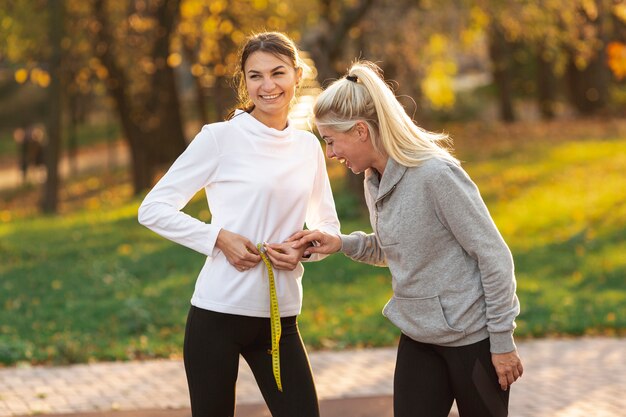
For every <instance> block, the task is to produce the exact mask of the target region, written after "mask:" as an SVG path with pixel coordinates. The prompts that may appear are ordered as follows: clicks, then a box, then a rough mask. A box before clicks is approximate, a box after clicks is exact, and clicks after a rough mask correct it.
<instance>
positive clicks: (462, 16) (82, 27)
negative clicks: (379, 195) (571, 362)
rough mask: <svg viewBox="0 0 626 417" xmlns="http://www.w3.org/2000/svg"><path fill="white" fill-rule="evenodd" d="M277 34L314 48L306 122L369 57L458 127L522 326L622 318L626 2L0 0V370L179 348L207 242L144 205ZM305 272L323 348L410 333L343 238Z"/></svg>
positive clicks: (345, 220) (617, 331) (448, 125)
mask: <svg viewBox="0 0 626 417" xmlns="http://www.w3.org/2000/svg"><path fill="white" fill-rule="evenodd" d="M262 30H279V31H283V32H285V33H287V34H289V35H290V36H291V37H293V38H294V39H295V40H296V41H297V43H298V44H299V46H300V48H301V49H302V51H303V53H304V56H305V57H306V60H307V63H308V64H309V66H310V71H309V72H308V73H307V81H306V83H305V85H304V86H303V88H302V91H301V95H300V99H299V102H298V103H297V104H296V105H295V106H294V109H293V114H292V117H293V119H294V120H295V122H296V123H297V124H299V125H300V126H302V127H303V128H307V127H308V122H307V120H308V114H309V110H310V106H311V103H312V101H313V100H314V98H315V95H316V94H317V93H318V92H319V89H320V88H321V87H323V86H325V85H326V84H327V83H328V82H329V81H332V80H333V79H336V78H338V77H340V76H342V75H343V73H344V71H345V70H346V69H347V67H348V66H349V64H350V63H351V62H352V61H353V60H355V59H356V58H363V59H368V60H372V61H375V62H377V63H378V64H379V65H380V66H381V67H382V68H383V69H384V71H385V77H386V78H387V79H388V80H392V86H393V88H394V90H395V91H396V94H397V95H398V96H399V97H400V100H401V101H402V103H403V104H404V105H405V107H406V109H407V111H408V113H409V114H410V115H412V116H413V118H414V119H415V120H416V122H417V123H418V124H419V125H421V126H422V127H425V128H427V129H431V130H435V131H445V132H448V133H450V135H451V136H452V138H453V140H454V148H455V153H456V155H457V156H458V157H459V158H460V159H461V160H462V161H463V162H464V167H465V169H466V170H467V171H468V172H469V173H470V175H471V176H472V178H473V179H474V180H475V181H476V183H477V184H478V186H479V188H480V189H481V192H482V194H483V197H484V199H485V201H486V203H487V205H488V207H489V209H490V211H491V213H492V215H493V217H494V219H495V221H496V224H497V225H498V227H499V229H500V231H501V232H502V234H503V235H504V238H505V240H506V241H507V243H508V244H509V245H510V247H511V249H512V251H513V254H514V257H515V262H516V268H517V279H518V295H519V297H520V301H521V305H522V313H521V315H520V317H519V320H518V329H517V333H516V334H517V335H518V337H519V338H521V339H523V338H535V337H546V336H555V335H559V336H560V335H583V334H585V335H599V334H602V335H617V336H619V335H621V336H623V335H625V334H626V240H625V237H626V2H624V1H619V0H541V1H526V0H509V1H501V0H476V1H470V0H438V1H433V0H247V1H244V0H205V1H200V0H169V1H168V0H116V1H112V0H110V1H107V0H90V1H83V0H75V1H74V0H65V1H62V0H20V1H17V0H15V1H12V0H0V366H2V365H4V366H11V365H15V364H21V363H30V364H67V363H81V362H90V361H102V360H129V359H138V358H154V357H180V355H181V351H182V336H183V331H184V322H185V316H186V313H187V309H188V306H189V298H190V296H191V293H192V291H193V285H194V282H195V278H196V274H197V272H198V271H199V269H200V267H201V265H202V263H203V259H202V256H201V255H199V254H197V253H193V252H192V251H190V250H188V249H186V248H183V247H180V246H177V245H175V244H173V243H171V242H168V241H166V240H164V239H162V238H160V237H158V236H156V235H155V234H153V233H151V232H149V231H148V230H146V229H144V228H142V227H140V226H139V225H138V224H137V222H136V210H137V207H138V205H139V202H140V201H141V198H142V196H143V195H145V193H146V192H147V190H148V189H149V188H150V187H151V185H152V184H154V183H155V181H156V180H157V179H158V178H159V176H160V175H161V174H162V173H163V172H164V169H166V168H167V167H168V166H169V164H171V162H172V161H173V160H174V159H175V158H176V157H177V156H178V155H179V154H180V153H181V152H182V151H183V150H184V149H185V147H186V145H187V143H189V141H190V140H191V139H192V138H193V137H194V135H195V133H196V132H197V131H198V130H199V128H200V127H201V126H202V125H203V124H205V123H210V122H215V121H220V120H223V119H224V116H225V114H226V113H227V112H228V110H230V109H231V108H232V106H233V105H234V104H235V102H236V101H235V94H234V89H233V88H232V85H231V78H230V76H231V74H232V73H233V71H234V69H235V67H234V66H235V65H236V64H237V58H236V53H237V48H238V46H239V45H240V44H241V43H242V41H243V40H244V39H245V37H246V36H247V35H248V34H250V33H251V32H254V31H262ZM322 146H323V145H322ZM209 157H210V156H209ZM328 168H329V172H330V175H331V180H332V183H333V190H334V194H335V198H336V203H337V208H338V211H339V215H340V219H341V221H342V230H343V232H345V233H348V232H351V231H353V230H369V229H370V227H369V224H368V220H367V216H366V215H365V206H364V205H363V203H362V200H361V199H362V197H361V195H362V184H361V181H362V179H361V178H359V177H357V176H354V175H352V174H351V173H348V172H346V171H345V168H344V167H341V166H337V165H336V164H335V163H333V162H332V161H329V162H328ZM185 210H186V211H187V212H189V213H190V214H193V215H195V216H197V217H199V218H200V219H202V220H204V221H210V216H211V215H210V212H209V210H208V208H207V207H206V201H205V200H204V196H203V195H201V194H199V195H197V196H196V198H195V199H194V200H193V201H192V203H190V205H189V206H188V207H187V208H186V209H185ZM304 285H305V296H304V300H305V301H304V308H303V313H302V315H301V317H300V319H299V321H300V326H301V330H302V334H303V338H304V340H305V343H306V344H307V345H308V346H309V347H310V348H312V349H341V348H345V347H360V346H386V345H392V344H394V343H395V340H396V338H397V336H398V334H397V331H396V330H395V329H394V328H393V326H392V325H391V324H390V323H388V322H387V321H386V320H385V319H384V318H383V317H382V315H381V314H380V311H381V309H382V307H383V305H384V303H385V302H386V300H387V299H388V297H389V296H390V294H391V288H390V275H389V273H388V271H387V270H386V269H382V268H374V267H368V266H365V265H362V264H358V263H355V262H351V261H349V260H348V259H347V258H345V257H343V256H341V255H335V256H333V257H330V258H328V259H327V260H325V261H323V262H319V263H316V264H311V265H306V273H305V284H304Z"/></svg>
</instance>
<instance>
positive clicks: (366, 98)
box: [313, 61, 459, 167]
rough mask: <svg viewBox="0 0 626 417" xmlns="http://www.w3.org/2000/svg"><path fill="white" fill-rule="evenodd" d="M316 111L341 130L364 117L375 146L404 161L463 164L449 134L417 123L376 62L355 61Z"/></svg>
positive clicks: (319, 118) (322, 122) (318, 118)
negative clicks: (453, 152)
mask: <svg viewBox="0 0 626 417" xmlns="http://www.w3.org/2000/svg"><path fill="white" fill-rule="evenodd" d="M313 114H314V116H315V123H316V124H318V125H320V126H327V127H329V128H331V129H333V130H336V131H338V132H347V131H349V130H350V129H352V128H353V127H354V125H355V124H356V122H357V121H359V120H362V121H364V122H365V123H366V124H367V126H368V130H369V134H370V137H371V139H372V144H373V146H374V149H376V151H378V152H379V153H380V154H382V155H386V156H389V157H390V158H392V159H394V160H395V161H396V162H398V163H399V164H401V165H404V166H409V167H411V166H417V165H420V164H421V163H422V162H424V161H426V160H428V159H430V158H435V157H438V158H442V159H445V160H448V161H450V162H453V163H455V164H459V162H458V160H457V159H456V158H454V157H453V156H452V155H451V154H450V152H449V151H448V150H447V149H446V147H445V145H442V143H443V144H446V145H447V144H448V143H449V142H450V138H449V137H448V135H446V134H442V133H434V132H429V131H427V130H425V129H422V128H421V127H419V126H417V125H416V124H415V123H414V122H413V120H411V118H410V117H409V116H408V114H407V113H406V111H405V109H404V107H402V105H401V104H400V102H399V101H398V99H397V98H396V96H395V95H394V93H393V91H392V90H391V88H390V87H389V86H388V85H387V84H386V83H385V81H384V79H383V77H382V71H381V70H380V68H379V67H378V66H377V65H376V64H374V63H372V62H369V61H358V62H356V63H354V64H353V65H352V66H351V67H350V70H349V71H348V75H347V76H346V77H345V78H341V79H339V80H337V81H335V82H334V83H333V84H331V85H330V86H329V87H328V88H327V89H326V90H325V91H323V92H322V93H321V94H320V96H319V97H318V98H317V101H316V103H315V106H314V107H313Z"/></svg>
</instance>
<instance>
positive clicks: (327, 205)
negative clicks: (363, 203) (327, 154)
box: [304, 148, 340, 262]
mask: <svg viewBox="0 0 626 417" xmlns="http://www.w3.org/2000/svg"><path fill="white" fill-rule="evenodd" d="M305 222H306V226H307V227H308V228H309V229H318V230H321V231H323V232H326V233H330V234H334V235H338V234H339V228H340V226H339V219H338V217H337V210H336V209H335V201H334V199H333V193H332V188H331V185H330V180H329V179H328V172H327V171H326V161H325V160H324V154H323V153H322V150H321V148H319V149H318V152H317V172H316V174H315V181H314V184H313V190H312V193H311V198H310V199H309V204H308V205H307V212H306V221H305ZM326 256H327V255H324V254H319V253H314V254H312V255H311V257H310V258H308V259H306V260H304V261H306V262H312V261H319V260H321V259H324V258H325V257H326Z"/></svg>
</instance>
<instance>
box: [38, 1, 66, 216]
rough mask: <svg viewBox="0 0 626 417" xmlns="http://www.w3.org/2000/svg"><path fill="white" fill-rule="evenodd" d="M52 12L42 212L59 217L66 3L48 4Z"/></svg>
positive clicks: (53, 2)
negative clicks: (63, 42)
mask: <svg viewBox="0 0 626 417" xmlns="http://www.w3.org/2000/svg"><path fill="white" fill-rule="evenodd" d="M48 9H49V12H50V20H49V25H50V41H51V44H52V56H51V59H50V74H51V77H50V86H49V89H48V97H49V98H48V103H49V107H48V109H49V120H48V126H47V130H48V132H47V133H48V141H47V144H46V146H45V163H46V172H47V175H46V183H45V185H44V193H43V199H42V202H41V208H42V210H43V212H44V213H56V212H57V211H58V208H59V207H58V206H59V183H60V178H59V157H60V154H61V120H62V108H61V106H62V104H63V100H62V98H61V56H62V49H61V41H62V39H63V2H61V1H51V2H48Z"/></svg>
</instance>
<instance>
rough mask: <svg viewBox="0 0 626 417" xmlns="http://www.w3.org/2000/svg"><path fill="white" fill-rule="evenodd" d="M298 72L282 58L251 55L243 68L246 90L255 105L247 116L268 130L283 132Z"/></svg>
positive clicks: (298, 77) (263, 53) (267, 53)
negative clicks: (275, 129)
mask: <svg viewBox="0 0 626 417" xmlns="http://www.w3.org/2000/svg"><path fill="white" fill-rule="evenodd" d="M301 72H302V71H301V70H300V69H296V68H294V66H293V65H292V64H290V63H289V60H288V59H287V58H286V57H285V58H284V59H281V57H279V56H277V55H274V54H271V53H269V52H263V51H257V52H254V53H252V54H251V55H250V56H249V57H248V59H247V60H246V63H245V66H244V73H245V80H246V89H247V91H248V96H249V97H250V100H252V102H253V103H254V106H255V107H254V110H252V112H251V114H252V115H253V116H254V117H256V118H257V119H258V120H260V121H261V122H263V123H265V124H266V125H268V126H270V127H274V128H277V129H283V128H284V127H285V124H286V122H287V115H288V114H289V104H290V103H291V100H292V99H293V97H294V95H295V91H296V85H297V84H298V82H299V80H300V76H301Z"/></svg>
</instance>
